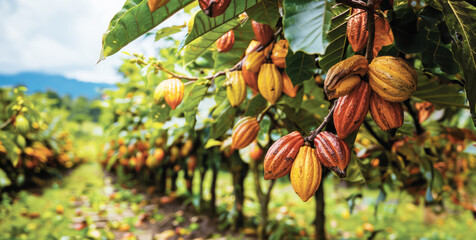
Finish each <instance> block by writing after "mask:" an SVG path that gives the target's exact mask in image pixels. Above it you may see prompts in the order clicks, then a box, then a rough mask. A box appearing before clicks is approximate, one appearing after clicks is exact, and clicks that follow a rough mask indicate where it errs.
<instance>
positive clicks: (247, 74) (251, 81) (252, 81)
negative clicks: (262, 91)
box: [241, 57, 259, 92]
mask: <svg viewBox="0 0 476 240" xmlns="http://www.w3.org/2000/svg"><path fill="white" fill-rule="evenodd" d="M246 58H247V57H245V60H244V62H246ZM241 74H242V75H243V79H245V82H246V85H248V87H250V88H251V89H253V91H255V92H258V91H259V90H258V73H254V72H251V71H248V69H247V68H246V67H242V68H241Z"/></svg>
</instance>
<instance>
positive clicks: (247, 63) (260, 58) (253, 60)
mask: <svg viewBox="0 0 476 240" xmlns="http://www.w3.org/2000/svg"><path fill="white" fill-rule="evenodd" d="M265 60H266V58H265V56H264V53H263V52H252V53H250V54H249V55H248V56H246V58H245V60H244V62H243V68H246V70H248V71H249V72H252V73H258V72H259V69H260V68H261V65H262V64H263V63H264V61H265Z"/></svg>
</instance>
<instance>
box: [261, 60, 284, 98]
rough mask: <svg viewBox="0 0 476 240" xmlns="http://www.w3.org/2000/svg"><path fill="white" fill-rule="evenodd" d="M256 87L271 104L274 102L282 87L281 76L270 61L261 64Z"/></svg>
mask: <svg viewBox="0 0 476 240" xmlns="http://www.w3.org/2000/svg"><path fill="white" fill-rule="evenodd" d="M258 89H259V92H260V93H261V95H263V97H264V98H265V99H266V100H268V102H270V103H271V104H273V105H274V104H275V103H276V101H277V100H278V98H279V97H280V96H281V92H282V89H283V76H282V75H281V73H280V72H279V70H278V68H276V66H275V65H274V64H272V63H265V64H263V65H262V66H261V69H260V71H259V75H258Z"/></svg>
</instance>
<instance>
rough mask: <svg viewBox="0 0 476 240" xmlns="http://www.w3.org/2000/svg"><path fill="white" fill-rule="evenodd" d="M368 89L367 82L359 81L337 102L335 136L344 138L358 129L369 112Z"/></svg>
mask: <svg viewBox="0 0 476 240" xmlns="http://www.w3.org/2000/svg"><path fill="white" fill-rule="evenodd" d="M370 92H371V90H370V87H369V84H368V83H367V82H364V81H361V82H360V85H359V86H357V87H356V88H354V90H352V92H350V93H349V94H348V95H346V96H343V97H340V98H339V99H338V100H337V103H335V104H337V106H336V108H335V111H334V125H335V127H336V131H337V136H338V137H339V138H340V139H344V138H346V137H347V136H348V135H349V134H351V133H352V132H354V131H356V130H357V129H359V127H360V125H361V124H362V123H363V122H364V120H365V116H366V115H367V112H368V111H369V100H370Z"/></svg>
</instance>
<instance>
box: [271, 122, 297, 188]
mask: <svg viewBox="0 0 476 240" xmlns="http://www.w3.org/2000/svg"><path fill="white" fill-rule="evenodd" d="M303 144H304V139H303V137H302V136H301V134H300V133H299V132H298V131H294V132H292V133H290V134H288V135H286V136H284V137H282V138H280V139H278V141H276V142H274V143H273V145H271V147H270V148H269V149H268V152H267V153H266V156H265V157H264V163H263V167H264V179H266V180H270V179H277V178H280V177H283V176H286V174H288V173H289V172H290V171H291V166H292V164H293V162H294V159H295V158H296V156H297V154H298V152H299V149H300V148H301V147H302V145H303Z"/></svg>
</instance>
